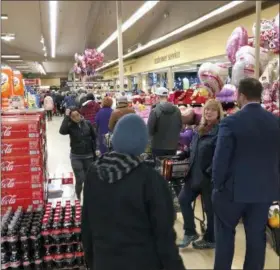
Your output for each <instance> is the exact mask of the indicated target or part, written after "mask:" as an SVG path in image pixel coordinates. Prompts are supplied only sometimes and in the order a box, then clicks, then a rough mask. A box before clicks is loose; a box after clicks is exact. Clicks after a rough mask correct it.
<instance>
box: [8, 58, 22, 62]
mask: <svg viewBox="0 0 280 270" xmlns="http://www.w3.org/2000/svg"><path fill="white" fill-rule="evenodd" d="M6 61H7V62H15V63H17V62H23V60H22V59H11V60H6Z"/></svg>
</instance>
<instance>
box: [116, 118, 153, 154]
mask: <svg viewBox="0 0 280 270" xmlns="http://www.w3.org/2000/svg"><path fill="white" fill-rule="evenodd" d="M147 144H148V129H147V126H146V124H145V122H144V121H143V119H142V118H141V117H140V116H138V115H136V114H127V115H124V116H123V117H122V118H121V119H120V120H119V121H118V122H117V124H116V126H115V128H114V133H113V138H112V145H113V149H114V150H115V151H116V152H118V153H122V154H129V155H134V156H139V155H141V154H142V153H143V152H144V151H145V149H146V146H147Z"/></svg>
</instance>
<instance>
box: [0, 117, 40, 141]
mask: <svg viewBox="0 0 280 270" xmlns="http://www.w3.org/2000/svg"><path fill="white" fill-rule="evenodd" d="M40 133H41V130H40V125H39V121H37V120H33V119H29V120H27V119H22V118H9V117H2V122H1V137H2V138H9V139H21V138H39V137H40Z"/></svg>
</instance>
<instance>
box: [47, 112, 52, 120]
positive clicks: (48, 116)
mask: <svg viewBox="0 0 280 270" xmlns="http://www.w3.org/2000/svg"><path fill="white" fill-rule="evenodd" d="M52 115H53V112H52V111H51V110H49V111H47V118H48V120H52Z"/></svg>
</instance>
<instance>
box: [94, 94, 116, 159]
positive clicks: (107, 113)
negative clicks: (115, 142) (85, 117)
mask: <svg viewBox="0 0 280 270" xmlns="http://www.w3.org/2000/svg"><path fill="white" fill-rule="evenodd" d="M112 104H113V101H112V99H111V98H110V97H105V98H103V100H102V108H101V109H100V111H99V112H98V113H97V115H96V127H97V134H98V142H99V151H100V153H101V154H104V153H106V152H108V148H107V146H106V144H105V134H107V133H108V132H109V128H108V124H109V120H110V117H111V114H112V112H113V110H112V108H111V107H112Z"/></svg>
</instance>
